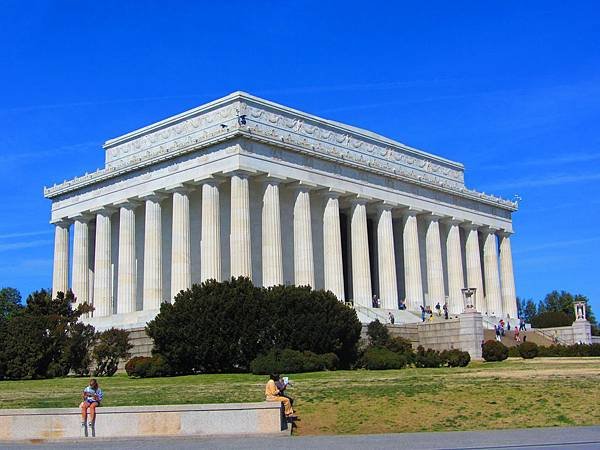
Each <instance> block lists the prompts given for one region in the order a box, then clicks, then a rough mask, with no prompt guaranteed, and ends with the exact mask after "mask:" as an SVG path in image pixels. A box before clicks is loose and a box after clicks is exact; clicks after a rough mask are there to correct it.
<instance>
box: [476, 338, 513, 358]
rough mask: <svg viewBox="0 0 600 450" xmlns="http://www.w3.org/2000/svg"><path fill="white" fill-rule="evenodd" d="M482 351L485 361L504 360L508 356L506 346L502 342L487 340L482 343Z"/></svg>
mask: <svg viewBox="0 0 600 450" xmlns="http://www.w3.org/2000/svg"><path fill="white" fill-rule="evenodd" d="M482 353H483V359H485V360H486V361H504V360H505V359H506V358H508V347H507V346H506V345H504V344H503V343H502V342H498V341H496V340H489V341H485V342H484V343H483V346H482Z"/></svg>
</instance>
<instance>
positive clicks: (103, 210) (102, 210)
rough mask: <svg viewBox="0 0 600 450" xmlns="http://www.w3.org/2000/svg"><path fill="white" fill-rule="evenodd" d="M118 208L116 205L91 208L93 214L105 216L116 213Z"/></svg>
mask: <svg viewBox="0 0 600 450" xmlns="http://www.w3.org/2000/svg"><path fill="white" fill-rule="evenodd" d="M116 210H117V208H115V207H114V206H108V205H107V206H100V207H99V208H93V209H91V210H90V212H91V213H92V214H96V215H98V214H100V215H101V216H104V217H110V216H111V215H113V214H114V213H115V211H116Z"/></svg>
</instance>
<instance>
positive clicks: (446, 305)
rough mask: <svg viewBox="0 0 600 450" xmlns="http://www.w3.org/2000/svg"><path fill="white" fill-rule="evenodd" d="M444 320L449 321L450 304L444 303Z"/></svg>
mask: <svg viewBox="0 0 600 450" xmlns="http://www.w3.org/2000/svg"><path fill="white" fill-rule="evenodd" d="M444 319H446V320H448V303H447V302H446V303H444Z"/></svg>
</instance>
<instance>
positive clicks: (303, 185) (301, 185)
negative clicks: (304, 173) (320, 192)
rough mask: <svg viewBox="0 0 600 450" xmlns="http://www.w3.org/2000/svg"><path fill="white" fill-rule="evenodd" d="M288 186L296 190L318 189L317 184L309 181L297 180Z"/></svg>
mask: <svg viewBox="0 0 600 450" xmlns="http://www.w3.org/2000/svg"><path fill="white" fill-rule="evenodd" d="M288 186H289V188H290V189H292V190H294V191H297V192H308V191H314V190H316V189H319V185H318V184H316V183H311V182H310V181H304V180H297V181H293V182H292V183H290V184H289V185H288Z"/></svg>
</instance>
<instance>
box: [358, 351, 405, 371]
mask: <svg viewBox="0 0 600 450" xmlns="http://www.w3.org/2000/svg"><path fill="white" fill-rule="evenodd" d="M406 365H407V361H406V358H405V357H404V356H403V355H399V354H398V353H394V352H393V351H391V350H388V349H387V348H385V347H374V346H370V347H368V348H367V349H366V350H365V351H364V353H363V355H362V357H361V358H360V361H359V366H360V367H363V368H365V369H368V370H387V369H402V368H404V367H406Z"/></svg>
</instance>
